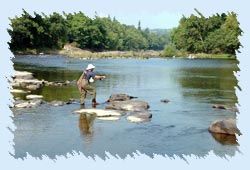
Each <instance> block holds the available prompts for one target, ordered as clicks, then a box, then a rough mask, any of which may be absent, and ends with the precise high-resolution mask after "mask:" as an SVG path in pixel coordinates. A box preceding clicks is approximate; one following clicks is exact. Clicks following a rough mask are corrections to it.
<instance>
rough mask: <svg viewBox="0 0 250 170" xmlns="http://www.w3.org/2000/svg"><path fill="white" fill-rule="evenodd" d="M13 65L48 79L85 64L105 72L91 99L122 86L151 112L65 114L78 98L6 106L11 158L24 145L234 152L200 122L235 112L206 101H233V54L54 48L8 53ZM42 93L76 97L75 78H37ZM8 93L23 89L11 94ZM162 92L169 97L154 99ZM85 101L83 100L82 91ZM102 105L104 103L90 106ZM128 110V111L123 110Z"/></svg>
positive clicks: (35, 149)
mask: <svg viewBox="0 0 250 170" xmlns="http://www.w3.org/2000/svg"><path fill="white" fill-rule="evenodd" d="M13 62H14V68H15V69H16V70H21V71H29V72H32V73H33V75H34V77H35V78H37V79H44V80H48V81H66V80H69V81H72V80H76V79H77V78H78V77H79V76H80V74H81V72H82V70H83V69H85V68H86V66H87V64H89V63H92V64H94V65H95V66H96V69H95V73H96V74H102V75H106V77H107V78H106V79H105V80H102V81H96V82H95V83H94V86H95V87H96V89H97V101H98V102H101V103H103V102H105V101H106V100H107V99H108V98H109V96H110V95H111V94H113V93H126V94H129V95H131V96H136V97H138V99H140V100H144V101H146V102H148V103H149V105H150V108H149V110H150V112H151V113H152V114H153V117H152V119H151V121H149V122H145V123H131V122H128V121H127V120H126V116H123V117H121V119H120V120H118V121H104V120H99V119H96V118H95V117H93V116H90V115H78V114H73V111H74V110H77V109H80V106H79V104H71V105H64V106H62V107H53V106H49V105H47V104H44V105H41V106H40V107H38V108H29V109H12V111H13V115H14V116H13V122H14V125H15V126H16V130H15V131H14V132H13V133H14V143H15V145H14V150H15V153H14V154H15V155H14V157H15V158H24V157H25V156H27V152H28V153H29V154H30V155H31V156H34V157H41V156H42V155H47V156H49V157H50V158H52V159H54V158H55V157H56V155H59V156H60V155H66V154H67V153H72V151H74V153H75V152H76V153H79V152H81V153H83V154H84V155H86V156H94V155H98V156H100V157H102V158H104V157H105V154H106V153H105V152H109V153H111V154H112V155H116V154H117V155H118V156H119V157H120V158H125V157H126V155H128V154H129V155H133V153H134V152H140V153H142V154H146V155H148V156H150V157H152V156H153V154H160V155H167V156H170V157H172V156H174V155H177V156H182V155H191V154H194V155H197V156H199V157H204V156H206V155H207V154H208V153H209V152H210V151H213V153H215V154H216V155H218V156H221V157H224V156H225V155H229V156H234V155H235V153H236V152H240V151H239V148H238V147H239V146H238V145H237V144H228V143H227V142H226V141H218V140H216V139H215V138H214V137H213V136H212V135H211V134H210V133H209V132H208V130H207V129H208V126H209V125H210V124H211V123H212V122H213V121H215V120H222V119H226V118H236V116H237V115H236V114H235V113H234V112H232V111H230V110H219V109H214V108H212V106H213V105H214V104H224V105H227V106H232V107H233V106H235V105H237V103H238V100H237V96H236V93H235V87H237V80H236V78H235V76H234V72H235V71H239V68H238V65H237V64H238V61H237V60H211V59H194V60H191V59H162V58H150V59H145V60H143V59H100V60H81V59H77V58H67V57H64V56H58V55H49V56H47V55H38V56H34V55H28V56H17V57H16V58H14V59H13ZM31 93H32V94H40V95H43V96H44V98H43V99H44V100H45V101H53V100H60V101H68V100H69V99H70V98H79V93H78V89H77V88H76V86H61V87H55V86H54V87H53V86H45V87H43V88H40V89H38V90H35V91H32V92H31ZM14 97H21V98H23V97H25V96H24V95H23V94H22V95H20V94H19V95H17V94H15V95H14ZM161 99H169V100H170V102H169V103H162V102H160V100H161ZM86 107H91V99H90V96H88V97H87V100H86ZM98 107H99V108H103V107H104V105H103V104H101V105H99V106H98ZM127 115H129V113H127Z"/></svg>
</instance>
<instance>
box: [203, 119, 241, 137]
mask: <svg viewBox="0 0 250 170" xmlns="http://www.w3.org/2000/svg"><path fill="white" fill-rule="evenodd" d="M208 130H209V132H211V133H221V134H227V135H235V134H238V135H241V132H240V130H239V129H238V128H237V126H236V119H225V120H218V121H215V122H213V123H212V124H211V125H210V126H209V128H208Z"/></svg>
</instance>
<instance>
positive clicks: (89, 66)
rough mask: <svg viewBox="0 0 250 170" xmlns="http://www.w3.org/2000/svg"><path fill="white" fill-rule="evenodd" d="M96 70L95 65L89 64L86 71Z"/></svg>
mask: <svg viewBox="0 0 250 170" xmlns="http://www.w3.org/2000/svg"><path fill="white" fill-rule="evenodd" d="M93 68H95V66H94V65H93V64H89V65H88V67H87V68H86V70H90V69H93Z"/></svg>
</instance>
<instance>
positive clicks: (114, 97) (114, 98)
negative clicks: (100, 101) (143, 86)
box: [107, 94, 136, 102]
mask: <svg viewBox="0 0 250 170" xmlns="http://www.w3.org/2000/svg"><path fill="white" fill-rule="evenodd" d="M133 98H136V97H133V96H129V95H127V94H112V95H111V96H110V97H109V99H108V100H107V102H113V101H126V100H130V99H133Z"/></svg>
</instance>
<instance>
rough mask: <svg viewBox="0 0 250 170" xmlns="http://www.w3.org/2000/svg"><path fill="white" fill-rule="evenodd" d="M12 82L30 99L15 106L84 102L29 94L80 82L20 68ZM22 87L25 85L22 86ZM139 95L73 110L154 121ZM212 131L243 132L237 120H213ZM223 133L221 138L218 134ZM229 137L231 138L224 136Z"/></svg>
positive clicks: (117, 96) (101, 116)
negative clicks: (52, 79)
mask: <svg viewBox="0 0 250 170" xmlns="http://www.w3.org/2000/svg"><path fill="white" fill-rule="evenodd" d="M11 85H12V86H13V87H14V88H16V89H11V90H10V91H11V93H23V94H26V100H18V99H16V100H15V102H14V103H13V106H11V107H14V108H26V109H27V108H34V107H39V106H40V105H42V104H48V105H49V106H53V107H60V106H63V105H67V104H80V102H79V99H69V100H68V101H67V102H62V101H51V102H47V101H44V100H43V96H41V95H35V94H29V93H30V92H31V91H32V90H36V89H38V88H42V87H43V86H67V85H76V81H75V80H74V81H65V82H48V81H45V80H38V79H36V78H34V77H33V75H32V73H30V72H26V71H16V72H15V75H14V76H13V81H12V82H11ZM18 87H22V90H21V89H18ZM135 98H137V97H134V96H130V95H127V94H111V95H110V97H109V98H108V99H107V102H106V103H105V106H104V108H98V109H97V108H81V109H79V110H75V111H73V113H76V114H82V113H88V114H94V115H95V116H96V117H97V118H98V119H101V120H109V121H110V120H112V121H114V120H119V119H120V117H122V116H126V119H127V120H128V121H130V122H135V123H142V122H147V121H150V120H151V119H152V117H153V114H152V113H151V111H150V110H149V108H150V106H149V104H148V103H147V102H145V101H143V100H137V99H135ZM159 102H162V103H166V104H167V103H168V102H170V100H169V99H162V100H159ZM212 107H213V108H215V109H223V110H230V111H232V112H235V113H237V112H239V111H238V110H237V108H235V107H229V106H225V105H218V104H215V105H213V106H212ZM208 130H209V132H211V133H212V135H213V136H215V137H214V138H215V139H216V140H218V139H221V137H220V136H221V135H224V136H225V135H226V136H227V135H230V136H235V134H237V135H241V132H240V131H239V129H238V128H237V126H236V120H235V119H230V120H227V119H225V120H217V121H215V122H212V123H211V125H210V126H209V128H208ZM218 135H219V137H218ZM223 139H228V137H223ZM230 139H231V138H230Z"/></svg>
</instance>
